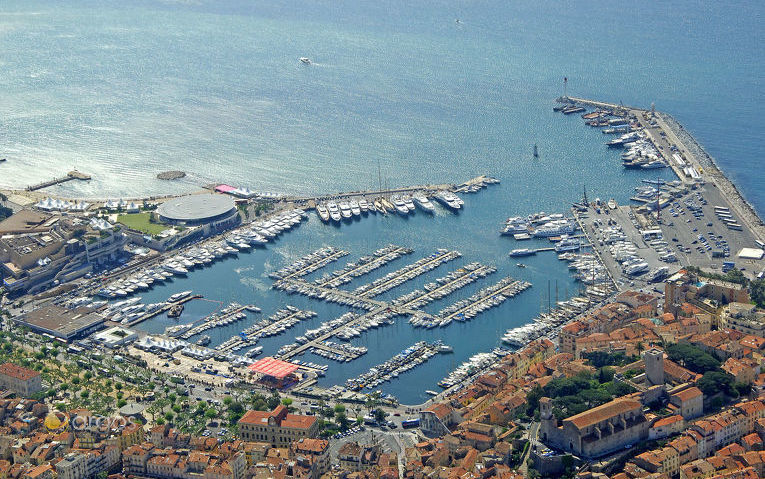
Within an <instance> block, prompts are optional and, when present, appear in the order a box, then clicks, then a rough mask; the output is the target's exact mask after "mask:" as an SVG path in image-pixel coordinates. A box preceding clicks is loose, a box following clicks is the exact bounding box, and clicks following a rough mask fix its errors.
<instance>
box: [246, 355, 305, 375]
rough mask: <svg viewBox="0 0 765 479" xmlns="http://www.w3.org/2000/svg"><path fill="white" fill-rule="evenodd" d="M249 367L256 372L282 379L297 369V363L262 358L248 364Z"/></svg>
mask: <svg viewBox="0 0 765 479" xmlns="http://www.w3.org/2000/svg"><path fill="white" fill-rule="evenodd" d="M249 368H250V369H251V370H252V371H253V372H256V373H260V374H264V375H266V376H271V377H274V378H277V379H282V378H284V377H286V376H288V375H290V374H292V373H294V372H295V371H297V369H298V365H297V364H292V363H288V362H287V361H281V360H279V359H274V358H263V359H259V360H257V361H256V362H254V363H252V364H250V366H249Z"/></svg>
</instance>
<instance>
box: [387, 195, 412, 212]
mask: <svg viewBox="0 0 765 479" xmlns="http://www.w3.org/2000/svg"><path fill="white" fill-rule="evenodd" d="M390 200H391V202H392V203H393V208H395V210H396V213H398V214H400V215H402V216H406V215H408V214H409V207H408V206H406V203H404V200H402V199H401V198H400V197H398V196H391V197H390Z"/></svg>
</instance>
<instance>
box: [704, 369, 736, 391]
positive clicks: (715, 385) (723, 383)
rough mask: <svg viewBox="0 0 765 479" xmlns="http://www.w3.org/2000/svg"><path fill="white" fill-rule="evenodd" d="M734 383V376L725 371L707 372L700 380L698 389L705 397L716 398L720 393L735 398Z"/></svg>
mask: <svg viewBox="0 0 765 479" xmlns="http://www.w3.org/2000/svg"><path fill="white" fill-rule="evenodd" d="M733 381H734V378H733V376H731V375H730V374H728V373H726V372H724V371H707V372H705V373H704V376H702V377H701V379H699V382H698V387H699V389H701V392H703V393H704V395H705V396H714V395H715V394H717V393H719V392H722V393H725V394H727V395H729V396H733V395H735V394H732V393H733V392H734V391H733Z"/></svg>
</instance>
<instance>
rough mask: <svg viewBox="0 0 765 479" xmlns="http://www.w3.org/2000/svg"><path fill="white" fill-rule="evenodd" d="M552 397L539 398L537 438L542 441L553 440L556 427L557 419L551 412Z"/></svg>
mask: <svg viewBox="0 0 765 479" xmlns="http://www.w3.org/2000/svg"><path fill="white" fill-rule="evenodd" d="M552 407H553V405H552V399H550V398H547V397H543V398H541V399H539V420H540V422H541V425H540V428H539V439H541V440H542V442H548V441H554V440H555V437H554V436H555V433H556V432H557V429H558V421H557V419H556V418H555V416H554V415H553V412H552Z"/></svg>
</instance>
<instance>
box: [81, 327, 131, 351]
mask: <svg viewBox="0 0 765 479" xmlns="http://www.w3.org/2000/svg"><path fill="white" fill-rule="evenodd" d="M92 339H93V340H94V341H96V342H98V343H100V344H103V345H104V346H106V347H108V348H116V347H119V346H124V345H125V344H128V343H132V342H133V341H135V340H137V339H138V334H137V333H136V332H135V331H131V330H130V329H126V328H121V327H119V326H114V327H112V328H109V329H105V330H103V331H99V332H98V333H96V334H94V335H93V337H92Z"/></svg>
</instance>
